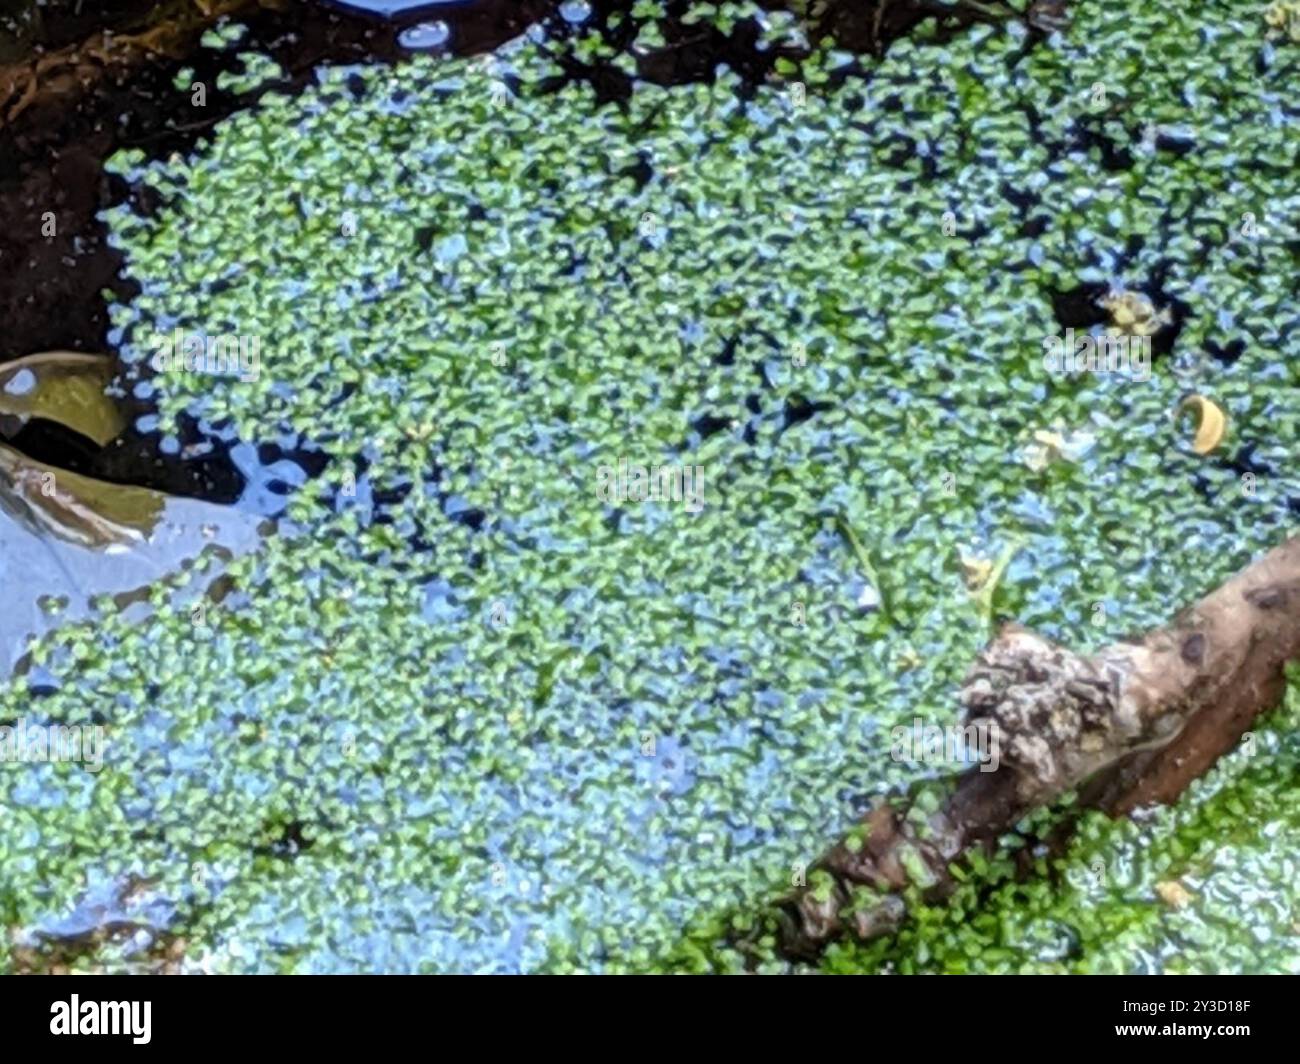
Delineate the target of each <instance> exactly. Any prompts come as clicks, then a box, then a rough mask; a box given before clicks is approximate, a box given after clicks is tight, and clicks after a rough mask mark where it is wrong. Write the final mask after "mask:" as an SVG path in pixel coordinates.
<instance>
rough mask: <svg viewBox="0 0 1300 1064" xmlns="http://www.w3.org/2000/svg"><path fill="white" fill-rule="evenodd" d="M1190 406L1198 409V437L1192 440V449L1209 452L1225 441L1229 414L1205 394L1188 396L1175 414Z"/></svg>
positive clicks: (1198, 452)
mask: <svg viewBox="0 0 1300 1064" xmlns="http://www.w3.org/2000/svg"><path fill="white" fill-rule="evenodd" d="M1188 407H1191V408H1192V409H1194V410H1195V411H1196V437H1195V438H1194V439H1193V440H1192V450H1193V451H1195V452H1196V453H1197V454H1209V453H1210V452H1211V451H1213V450H1214V449H1215V448H1216V447H1218V446H1219V444H1220V443H1222V442H1223V436H1224V433H1225V432H1226V431H1227V428H1228V419H1227V416H1226V415H1225V414H1224V412H1223V411H1222V410H1221V409H1220V408H1219V407H1218V406H1216V405H1215V404H1214V403H1213V402H1212V401H1211V400H1209V399H1207V398H1205V396H1203V395H1191V396H1188V397H1187V398H1186V399H1184V400H1183V401H1182V402H1181V403H1179V404H1178V409H1177V410H1176V411H1175V416H1177V415H1178V414H1181V413H1182V412H1183V410H1184V409H1186V408H1188Z"/></svg>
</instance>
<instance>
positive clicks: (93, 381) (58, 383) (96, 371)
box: [0, 351, 126, 447]
mask: <svg viewBox="0 0 1300 1064" xmlns="http://www.w3.org/2000/svg"><path fill="white" fill-rule="evenodd" d="M116 372H117V369H116V367H115V365H114V364H113V360H112V359H111V358H108V357H107V356H105V355H85V354H81V353H80V352H77V351H46V352H44V353H42V354H38V355H27V356H26V357H24V358H20V359H17V360H16V361H14V362H6V363H4V364H3V365H0V414H9V415H12V416H14V417H17V418H18V419H19V421H21V422H24V423H25V422H26V421H27V419H28V418H33V417H39V418H45V419H47V420H49V421H57V422H58V423H59V424H61V425H66V426H67V427H68V428H70V429H72V430H73V431H74V432H79V433H81V434H82V435H83V436H85V437H87V438H89V439H91V440H94V441H95V443H97V444H99V446H101V447H103V446H104V445H105V444H106V443H108V441H109V440H111V439H113V438H114V437H115V436H117V435H118V434H119V433H121V432H122V430H123V429H125V428H126V418H125V417H124V416H123V414H122V411H121V410H120V409H119V408H118V406H117V403H115V402H114V401H113V399H112V398H111V397H110V396H109V395H107V394H106V392H105V389H106V388H107V387H108V384H109V382H110V381H111V380H112V379H113V376H114V375H115V374H116Z"/></svg>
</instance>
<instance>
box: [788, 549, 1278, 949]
mask: <svg viewBox="0 0 1300 1064" xmlns="http://www.w3.org/2000/svg"><path fill="white" fill-rule="evenodd" d="M1297 657H1300V538H1296V539H1291V540H1288V541H1287V542H1286V543H1284V544H1283V545H1282V546H1280V547H1278V548H1276V549H1275V550H1273V551H1271V552H1270V553H1268V554H1267V555H1265V556H1264V557H1263V558H1260V559H1259V560H1258V561H1256V562H1255V563H1254V564H1252V565H1250V566H1249V567H1248V568H1246V569H1245V570H1243V571H1242V572H1240V573H1238V574H1237V575H1236V576H1234V577H1233V578H1232V579H1230V580H1229V581H1227V582H1226V583H1225V584H1223V585H1222V586H1221V587H1219V588H1218V589H1217V590H1215V591H1213V592H1212V593H1210V594H1209V595H1207V596H1206V597H1205V598H1203V599H1201V600H1200V601H1199V602H1198V603H1196V604H1195V605H1193V606H1191V607H1189V608H1188V609H1186V610H1184V611H1183V612H1182V613H1180V614H1179V615H1178V616H1177V617H1175V618H1174V619H1173V620H1172V621H1171V622H1170V623H1169V624H1168V625H1167V626H1165V627H1163V628H1159V629H1157V630H1155V631H1153V632H1151V633H1149V634H1148V635H1147V636H1146V637H1145V638H1143V639H1141V640H1140V641H1137V642H1131V643H1128V642H1122V643H1116V644H1113V645H1111V646H1109V647H1106V648H1105V649H1103V650H1101V651H1099V652H1098V653H1096V654H1094V655H1091V656H1089V657H1082V656H1080V655H1078V654H1075V653H1073V652H1071V651H1070V650H1068V649H1067V648H1064V647H1060V646H1057V645H1055V644H1053V643H1051V642H1050V641H1048V640H1046V639H1043V638H1042V637H1040V636H1038V635H1035V634H1034V633H1033V632H1030V631H1027V630H1025V629H1023V628H1021V627H1019V626H1017V625H1014V624H1008V625H1006V626H1004V627H1003V628H1002V630H1001V631H1000V632H999V633H998V635H997V637H996V638H995V639H993V640H992V642H990V643H989V645H988V646H987V647H986V648H985V649H984V650H983V651H982V652H981V654H980V655H979V657H978V658H977V660H976V661H975V663H974V664H973V665H972V667H971V669H970V672H969V674H968V675H967V677H966V681H965V683H964V684H963V685H962V689H961V703H962V706H963V709H964V713H965V721H966V724H967V725H971V726H976V727H981V726H983V727H989V726H991V727H992V728H994V729H995V734H998V735H999V736H1000V737H1001V739H1000V745H1001V748H1002V768H1001V769H999V770H998V771H994V772H984V771H981V770H980V769H979V768H974V769H971V770H970V771H969V772H968V773H967V774H966V775H965V776H964V777H963V778H962V780H961V781H960V782H959V783H958V785H957V787H956V789H955V790H954V791H953V793H952V795H951V797H950V799H949V801H948V802H947V804H946V805H945V806H944V807H943V808H941V809H940V810H939V811H938V812H935V813H933V814H931V815H930V816H929V817H928V818H925V819H924V820H923V821H922V822H921V823H920V824H917V823H916V822H915V820H914V819H910V818H908V817H907V808H906V805H905V803H885V804H881V805H878V806H877V807H876V808H875V809H873V810H872V811H871V812H870V813H869V814H868V815H867V816H866V817H865V818H864V821H863V830H862V831H861V832H859V833H858V834H855V835H854V836H853V842H852V843H847V842H843V843H840V844H839V845H838V846H836V847H835V848H834V849H832V850H831V851H830V852H829V853H828V854H826V856H825V857H823V858H822V859H821V861H820V862H818V865H817V868H819V869H821V870H824V871H825V872H828V873H829V874H830V876H831V877H832V880H833V882H832V885H831V887H830V889H829V891H828V890H827V889H826V884H825V882H824V879H823V880H819V882H818V884H817V886H816V887H807V888H804V889H802V890H801V891H799V892H798V893H797V894H796V895H795V896H794V897H793V898H791V899H789V900H788V901H787V902H785V903H784V904H783V906H782V907H781V921H780V922H781V938H782V948H783V950H784V952H785V953H786V954H787V955H789V956H791V957H796V958H809V957H812V956H815V955H816V954H817V953H818V952H819V951H820V950H821V949H822V948H823V947H824V946H825V945H826V944H827V943H829V942H831V941H833V940H834V939H836V938H837V937H839V936H841V935H845V934H849V935H854V936H856V937H858V938H860V939H867V938H872V937H874V936H876V935H879V934H884V933H886V932H888V931H891V930H893V929H895V928H896V927H897V926H898V925H899V923H900V921H901V920H902V919H903V918H904V916H905V912H906V907H905V905H904V904H903V903H902V901H901V900H900V898H899V897H898V893H899V892H900V891H902V890H904V889H905V888H907V887H908V886H909V885H916V884H918V882H920V883H922V884H924V886H925V893H926V896H927V900H936V899H940V898H942V897H944V896H946V895H947V894H948V893H950V892H951V891H952V889H953V888H954V886H955V885H956V881H955V880H954V878H953V875H952V872H951V870H950V865H951V863H952V862H954V861H959V860H961V859H962V858H963V857H964V856H966V855H968V854H969V852H970V851H972V850H991V848H992V847H993V845H994V844H995V843H996V841H997V839H998V837H999V836H1001V835H1002V834H1004V833H1005V832H1006V831H1008V830H1009V829H1010V828H1012V827H1013V826H1014V824H1015V823H1016V822H1017V821H1018V820H1019V819H1020V818H1021V817H1022V816H1023V815H1024V814H1025V813H1027V812H1028V811H1029V810H1031V809H1034V808H1037V807H1041V806H1045V805H1048V804H1049V803H1051V802H1052V801H1054V800H1055V799H1057V798H1059V797H1061V796H1062V795H1064V794H1065V793H1066V792H1067V791H1071V790H1074V789H1076V788H1081V791H1080V804H1081V805H1083V806H1091V807H1095V808H1098V809H1102V810H1104V811H1105V812H1107V813H1109V814H1110V815H1112V816H1123V815H1126V814H1128V813H1130V812H1132V811H1133V810H1134V809H1137V808H1139V807H1141V806H1145V805H1149V804H1152V803H1156V802H1160V803H1168V802H1172V801H1174V800H1175V799H1176V798H1177V797H1178V796H1179V795H1180V794H1181V793H1182V791H1183V790H1184V789H1185V788H1186V787H1187V785H1188V784H1189V783H1190V782H1191V781H1192V780H1194V779H1196V778H1197V777H1198V776H1199V775H1201V774H1202V773H1203V772H1205V771H1206V770H1207V769H1208V768H1209V767H1210V766H1211V765H1213V764H1214V762H1215V761H1216V760H1217V759H1218V758H1219V757H1220V756H1221V755H1222V754H1224V753H1225V752H1227V751H1228V750H1229V749H1231V748H1232V747H1233V746H1234V745H1235V744H1236V743H1238V742H1239V741H1240V739H1241V737H1242V735H1243V734H1244V733H1245V732H1246V731H1247V729H1248V728H1249V727H1250V725H1251V722H1252V721H1253V720H1254V719H1255V718H1256V716H1258V715H1259V714H1260V713H1262V712H1264V711H1266V710H1268V709H1271V708H1273V707H1274V706H1276V705H1277V703H1278V701H1279V700H1280V699H1281V697H1282V693H1283V690H1284V687H1285V679H1284V674H1283V666H1284V665H1285V664H1286V663H1287V662H1288V661H1291V660H1294V659H1295V658H1297ZM918 862H919V865H920V867H919V868H918V867H917V863H918ZM863 886H865V887H868V888H871V889H873V890H876V891H879V892H880V895H881V897H880V900H879V902H878V904H876V905H867V906H856V907H854V911H853V912H852V913H851V914H849V915H847V916H846V915H845V910H846V908H848V907H849V905H850V900H851V898H852V896H853V894H854V889H855V888H857V887H863Z"/></svg>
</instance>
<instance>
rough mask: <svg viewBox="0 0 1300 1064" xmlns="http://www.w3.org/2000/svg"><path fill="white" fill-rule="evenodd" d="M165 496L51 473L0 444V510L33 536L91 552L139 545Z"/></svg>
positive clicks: (60, 472)
mask: <svg viewBox="0 0 1300 1064" xmlns="http://www.w3.org/2000/svg"><path fill="white" fill-rule="evenodd" d="M165 498H166V497H165V496H164V495H162V494H161V493H159V492H156V491H150V490H149V489H148V488H136V487H130V486H126V485H122V484H109V483H107V482H105V481H102V480H92V479H91V478H90V477H83V476H81V475H79V474H77V473H69V472H67V471H66V470H63V469H55V468H53V467H52V466H47V465H44V464H43V463H41V462H37V461H35V460H34V459H31V458H28V457H27V456H26V455H24V454H20V453H19V452H18V451H15V450H14V449H13V448H12V447H5V446H4V445H3V444H0V508H3V509H4V511H5V512H6V513H8V514H9V515H10V516H12V517H13V518H14V519H15V520H17V521H18V522H19V523H20V524H22V525H23V526H24V527H26V528H27V529H29V530H31V531H33V532H35V533H36V534H37V535H45V536H52V537H54V538H55V539H60V540H62V541H63V542H65V543H72V544H75V545H77V546H80V547H90V548H95V549H104V548H112V547H122V546H129V545H132V544H137V543H143V542H144V541H145V540H147V539H148V537H149V534H150V533H151V532H152V531H153V529H154V527H155V526H156V525H157V524H158V518H159V517H160V516H161V515H162V511H163V504H164V501H165Z"/></svg>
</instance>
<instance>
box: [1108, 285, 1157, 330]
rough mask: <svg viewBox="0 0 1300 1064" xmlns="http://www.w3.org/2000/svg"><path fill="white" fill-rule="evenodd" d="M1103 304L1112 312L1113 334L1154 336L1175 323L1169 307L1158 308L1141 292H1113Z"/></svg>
mask: <svg viewBox="0 0 1300 1064" xmlns="http://www.w3.org/2000/svg"><path fill="white" fill-rule="evenodd" d="M1101 305H1102V307H1103V308H1104V309H1105V310H1106V311H1107V312H1108V313H1109V314H1110V325H1111V327H1110V330H1109V331H1110V333H1111V335H1113V336H1152V335H1154V334H1155V333H1157V332H1159V331H1160V330H1161V329H1163V328H1164V327H1165V326H1166V325H1170V324H1172V323H1173V317H1172V316H1171V315H1170V313H1169V309H1168V308H1167V307H1166V308H1165V309H1163V310H1157V309H1156V307H1155V304H1154V303H1152V302H1151V300H1150V299H1148V298H1147V297H1146V296H1144V295H1143V294H1142V293H1141V292H1111V293H1109V294H1108V295H1107V296H1106V298H1104V299H1103V300H1101Z"/></svg>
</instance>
